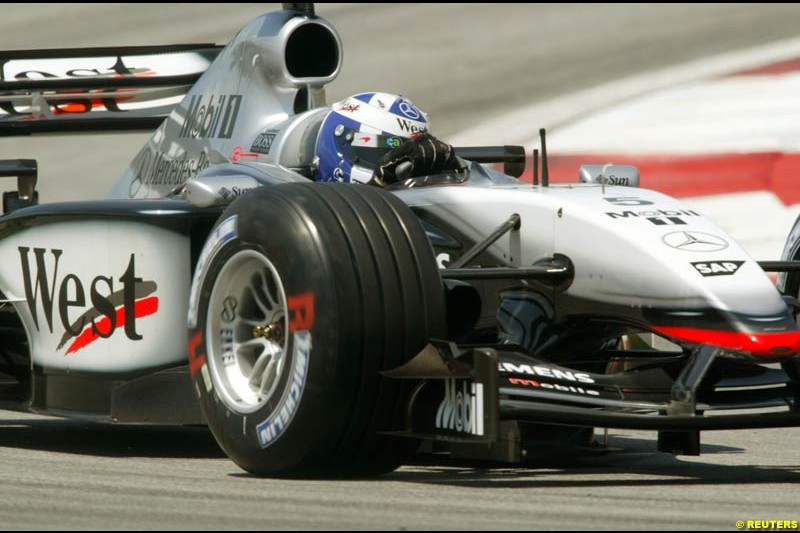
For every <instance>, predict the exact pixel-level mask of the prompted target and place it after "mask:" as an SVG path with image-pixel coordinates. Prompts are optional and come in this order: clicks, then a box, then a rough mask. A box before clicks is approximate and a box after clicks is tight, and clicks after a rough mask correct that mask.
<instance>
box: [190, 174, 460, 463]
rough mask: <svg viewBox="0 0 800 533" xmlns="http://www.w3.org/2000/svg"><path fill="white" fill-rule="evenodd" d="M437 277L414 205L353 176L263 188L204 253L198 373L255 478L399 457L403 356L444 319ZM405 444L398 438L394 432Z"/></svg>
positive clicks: (193, 305)
mask: <svg viewBox="0 0 800 533" xmlns="http://www.w3.org/2000/svg"><path fill="white" fill-rule="evenodd" d="M444 323H445V308H444V293H443V288H442V282H441V278H440V276H439V271H438V268H437V265H436V261H435V258H434V254H433V250H432V248H431V245H430V243H429V241H428V239H427V237H426V235H425V232H424V231H423V229H422V227H421V226H420V224H419V222H418V221H417V219H416V217H415V216H414V214H413V213H412V212H411V210H410V209H409V208H408V207H407V206H406V205H405V204H404V203H403V202H402V201H401V200H399V199H398V198H396V197H395V196H394V195H392V194H390V193H387V192H385V191H383V190H380V189H376V188H372V187H366V186H353V185H343V184H317V183H307V184H305V183H302V184H287V185H273V186H265V187H261V188H258V189H256V190H254V191H251V192H250V193H248V194H246V195H245V196H243V197H241V198H240V199H238V200H237V201H235V202H234V203H233V204H231V206H230V207H229V208H228V209H227V210H226V211H225V213H224V214H223V216H222V217H221V218H220V220H219V222H218V223H217V225H216V227H215V228H214V230H213V231H212V232H211V235H210V236H209V238H208V240H207V241H206V244H205V246H204V248H203V251H202V252H201V254H200V257H199V259H198V264H197V268H196V271H195V278H194V282H193V284H192V293H191V296H190V311H189V355H190V370H191V374H192V378H193V381H194V385H195V388H196V390H197V392H198V394H199V398H200V404H201V406H202V409H203V412H204V414H205V416H206V419H207V422H208V425H209V427H210V428H211V431H212V432H213V434H214V436H215V437H216V439H217V441H218V442H219V444H220V446H221V447H222V448H223V450H224V451H225V452H226V453H227V454H228V456H229V457H230V458H231V459H233V461H234V462H236V463H237V464H238V465H239V466H240V467H242V468H243V469H245V470H247V471H249V472H252V473H255V474H258V475H296V474H302V475H308V474H312V475H313V474H318V473H345V474H352V473H358V474H363V473H377V472H381V471H390V470H392V469H394V468H396V466H397V465H398V464H399V463H398V462H397V452H398V450H400V449H402V448H403V444H402V443H404V442H406V441H405V440H402V441H400V439H397V440H393V439H390V438H388V437H385V436H383V435H382V434H381V432H384V431H388V430H397V429H401V428H402V416H403V412H404V397H403V396H404V394H403V391H404V388H402V387H401V386H400V385H399V384H398V383H396V382H391V381H389V380H388V379H385V378H383V377H382V376H381V374H380V372H381V371H383V370H388V369H391V368H395V367H397V366H400V365H402V364H403V363H404V362H406V361H407V360H408V359H410V358H411V357H413V356H414V355H416V354H417V353H418V352H419V351H420V350H421V349H422V348H423V347H424V346H425V343H426V342H427V340H428V338H429V337H430V336H432V335H435V334H436V333H440V332H441V331H442V330H443V328H444ZM398 441H400V442H398Z"/></svg>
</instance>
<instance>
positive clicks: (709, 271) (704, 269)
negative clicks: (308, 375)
mask: <svg viewBox="0 0 800 533" xmlns="http://www.w3.org/2000/svg"><path fill="white" fill-rule="evenodd" d="M743 264H744V261H703V262H695V263H692V266H693V267H694V268H695V270H697V271H698V272H699V273H700V275H701V276H703V277H704V278H708V277H711V276H732V275H734V274H736V271H737V270H739V267H741V266H742V265H743Z"/></svg>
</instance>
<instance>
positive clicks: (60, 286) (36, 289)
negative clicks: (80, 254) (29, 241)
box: [18, 246, 158, 354]
mask: <svg viewBox="0 0 800 533" xmlns="http://www.w3.org/2000/svg"><path fill="white" fill-rule="evenodd" d="M18 250H19V255H20V261H21V264H22V278H23V282H24V285H25V299H26V300H27V301H28V308H29V309H30V312H31V318H33V323H34V325H35V326H36V329H37V330H39V331H41V330H42V329H43V328H44V327H47V330H48V331H49V332H50V333H53V324H54V311H56V312H57V319H58V320H60V322H61V326H62V327H63V328H64V334H63V336H62V337H61V340H60V342H59V344H58V347H57V349H61V348H63V347H64V345H66V344H67V342H69V341H70V340H73V339H74V340H73V342H72V343H71V344H70V345H69V347H68V348H67V354H71V353H74V352H76V351H78V350H80V349H81V348H84V347H86V346H88V345H89V344H91V343H92V342H94V341H96V340H97V339H100V338H103V339H107V338H108V337H110V336H111V335H112V334H113V333H114V332H115V331H116V330H117V329H118V328H123V329H124V331H125V336H126V337H128V338H129V339H130V340H132V341H137V340H140V339H141V338H142V336H141V335H140V334H139V333H138V332H137V331H136V319H137V318H141V317H144V316H147V315H151V314H153V313H155V312H157V311H158V297H157V296H151V295H152V294H153V293H155V292H156V289H157V286H156V283H155V282H153V281H143V280H142V278H138V277H136V262H135V256H134V254H131V257H130V260H129V261H128V266H127V268H126V269H125V271H124V272H123V273H122V275H121V276H120V277H119V278H117V279H114V277H113V276H106V275H98V276H96V277H94V278H93V279H92V280H91V281H90V282H88V283H84V282H83V281H81V279H80V278H79V277H78V276H77V275H75V274H70V273H67V274H66V275H63V276H62V277H59V262H60V260H61V256H62V255H63V253H64V251H63V250H58V249H51V250H50V251H49V254H48V251H47V250H46V249H45V248H34V249H33V250H31V249H30V248H28V247H27V246H20V247H19V248H18ZM31 251H32V252H33V257H31ZM120 287H121V288H120ZM87 300H88V301H87ZM87 306H90V307H89V308H88V309H87ZM81 309H83V312H79V311H80V310H81ZM40 311H41V314H40ZM75 315H78V316H75Z"/></svg>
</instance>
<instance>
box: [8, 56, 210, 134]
mask: <svg viewBox="0 0 800 533" xmlns="http://www.w3.org/2000/svg"><path fill="white" fill-rule="evenodd" d="M222 48H223V47H222V46H218V45H214V44H191V45H172V46H132V47H112V48H72V49H60V50H59V49H55V50H13V51H8V52H0V136H8V135H32V134H41V133H68V132H71V133H91V132H98V131H132V130H152V129H155V128H156V127H158V126H159V125H160V124H161V122H162V121H163V120H164V119H165V118H166V117H167V116H168V115H169V113H170V112H171V111H172V110H173V109H174V108H175V106H176V105H178V104H179V103H180V101H181V100H182V99H183V96H184V95H185V94H186V93H187V92H188V91H189V89H190V88H191V87H192V85H194V83H195V82H196V81H197V80H198V79H199V78H200V76H202V75H203V73H204V72H205V71H206V69H208V67H209V66H210V65H211V63H212V62H213V61H214V59H215V58H216V57H217V55H219V53H220V51H221V50H222Z"/></svg>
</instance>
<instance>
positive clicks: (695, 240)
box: [662, 231, 728, 252]
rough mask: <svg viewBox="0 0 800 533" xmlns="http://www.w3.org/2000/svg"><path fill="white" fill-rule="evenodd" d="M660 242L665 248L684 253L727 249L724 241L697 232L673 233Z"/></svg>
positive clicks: (726, 243)
mask: <svg viewBox="0 0 800 533" xmlns="http://www.w3.org/2000/svg"><path fill="white" fill-rule="evenodd" d="M662 240H663V241H664V244H666V245H667V246H671V247H672V248H675V249H677V250H683V251H685V252H718V251H720V250H724V249H725V248H727V247H728V242H727V241H726V240H725V239H723V238H721V237H717V236H716V235H711V234H709V233H701V232H699V231H674V232H672V233H667V234H666V235H664V237H663V238H662Z"/></svg>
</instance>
